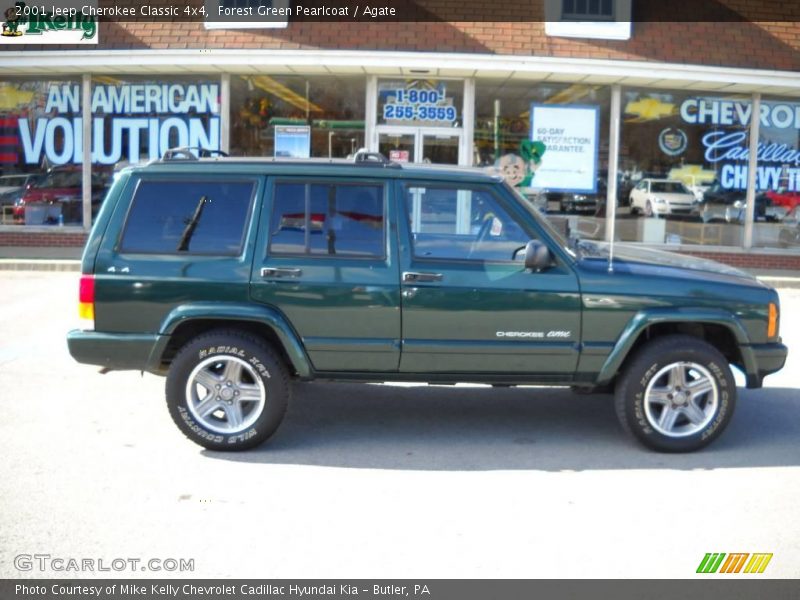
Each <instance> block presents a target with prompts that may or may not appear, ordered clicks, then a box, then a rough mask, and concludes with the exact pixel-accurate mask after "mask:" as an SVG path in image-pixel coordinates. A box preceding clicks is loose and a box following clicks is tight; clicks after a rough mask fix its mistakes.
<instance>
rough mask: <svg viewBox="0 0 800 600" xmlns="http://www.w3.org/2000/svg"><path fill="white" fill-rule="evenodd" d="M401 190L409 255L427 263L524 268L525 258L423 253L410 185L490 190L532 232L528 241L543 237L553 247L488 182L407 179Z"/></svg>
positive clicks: (401, 203)
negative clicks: (414, 225)
mask: <svg viewBox="0 0 800 600" xmlns="http://www.w3.org/2000/svg"><path fill="white" fill-rule="evenodd" d="M399 183H400V185H399V191H400V196H401V199H400V210H401V211H402V212H403V217H402V218H403V219H404V221H405V225H406V230H407V231H408V244H409V256H410V258H411V260H412V261H414V262H417V261H420V262H426V263H442V262H448V263H456V264H466V265H485V264H496V265H519V266H521V267H523V268H524V261H520V260H511V259H506V260H495V259H486V258H452V257H442V256H419V255H418V254H417V253H416V244H415V240H414V232H413V230H412V223H411V211H410V210H409V206H408V202H409V199H408V196H409V193H408V188H409V187H425V188H426V189H428V188H440V189H441V188H445V189H453V190H459V189H464V188H467V187H469V188H471V189H472V190H478V191H481V192H484V193H486V194H488V195H489V196H490V197H491V198H492V199H493V200H495V202H497V203H498V204H499V206H500V207H501V208H502V209H503V210H504V211H505V212H506V214H507V215H508V216H509V218H511V219H513V220H514V223H516V225H517V226H518V227H519V228H520V229H521V230H522V231H523V232H524V233H525V234H526V235H527V236H528V240H527V241H526V242H525V243H526V244H527V243H528V242H529V241H531V240H539V241H541V242H542V243H543V244H546V245H547V246H548V247H550V244H548V243H547V241H546V239H543V237H542V235H541V233H540V232H538V231H536V230H535V228H533V227H531V226H530V224H529V223H528V221H527V219H525V218H523V216H522V215H520V214H519V212H518V211H517V210H516V207H514V206H511V205H510V204H511V203H509V202H507V201H506V200H505V199H504V198H503V195H502V194H499V193H497V191H496V190H495V189H494V187H493V186H492V185H487V184H484V183H460V182H455V181H425V180H405V181H401V182H399Z"/></svg>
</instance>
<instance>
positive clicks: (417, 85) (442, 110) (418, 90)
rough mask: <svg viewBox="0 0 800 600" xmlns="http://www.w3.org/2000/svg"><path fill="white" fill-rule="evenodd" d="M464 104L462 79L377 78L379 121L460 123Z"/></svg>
mask: <svg viewBox="0 0 800 600" xmlns="http://www.w3.org/2000/svg"><path fill="white" fill-rule="evenodd" d="M463 105H464V82H463V81H459V80H455V81H448V80H441V79H380V80H378V124H379V125H394V126H400V127H461V125H462V118H463V115H462V108H463Z"/></svg>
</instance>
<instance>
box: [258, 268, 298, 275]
mask: <svg viewBox="0 0 800 600" xmlns="http://www.w3.org/2000/svg"><path fill="white" fill-rule="evenodd" d="M302 274H303V270H302V269H276V268H274V267H264V268H263V269H261V276H262V277H300V275H302Z"/></svg>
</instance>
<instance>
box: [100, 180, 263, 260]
mask: <svg viewBox="0 0 800 600" xmlns="http://www.w3.org/2000/svg"><path fill="white" fill-rule="evenodd" d="M259 180H260V178H259V177H258V176H256V175H244V176H236V175H230V176H225V175H222V176H216V175H209V176H203V177H199V178H198V177H190V176H188V175H186V176H184V175H183V174H181V175H180V176H168V177H158V176H147V175H142V176H139V177H138V178H137V179H136V181H135V183H134V184H133V190H132V192H131V195H130V198H131V200H130V202H129V203H128V206H127V208H126V210H125V217H124V219H123V222H122V227H120V230H119V236H118V237H117V240H116V243H115V244H114V252H115V253H116V254H120V255H126V256H179V257H212V258H226V259H227V258H241V257H242V255H243V254H244V252H245V248H246V246H247V236H248V234H249V230H250V227H251V224H252V222H253V211H254V208H255V206H256V198H258V194H259V188H260V181H259ZM143 182H144V183H178V184H180V183H204V184H205V183H250V184H252V186H253V188H252V191H251V193H250V200H249V202H248V205H247V210H246V214H245V220H244V222H243V224H242V235H241V238H240V240H239V247H238V250H237V251H236V252H192V251H186V252H179V251H178V250H174V251H172V252H159V251H143V250H130V249H126V248H125V247H124V245H123V242H124V240H125V235H126V234H127V233H128V226H129V224H130V218H131V213H132V211H133V207H134V204H135V201H136V195H137V194H138V193H139V187H140V186H141V185H142V183H143Z"/></svg>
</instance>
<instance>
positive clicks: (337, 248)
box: [269, 182, 385, 258]
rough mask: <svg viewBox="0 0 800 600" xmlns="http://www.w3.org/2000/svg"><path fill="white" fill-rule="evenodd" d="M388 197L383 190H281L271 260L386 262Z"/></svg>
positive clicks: (299, 185) (285, 186)
mask: <svg viewBox="0 0 800 600" xmlns="http://www.w3.org/2000/svg"><path fill="white" fill-rule="evenodd" d="M383 196H384V194H383V186H382V185H378V184H357V183H343V184H331V183H303V182H280V183H278V184H276V185H275V194H274V198H273V203H272V220H271V225H270V245H269V252H270V254H272V255H280V254H287V255H296V254H312V255H326V256H343V257H348V258H382V257H383V256H384V254H385V244H384V239H385V235H384V223H385V216H384V214H385V210H384V201H383Z"/></svg>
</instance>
